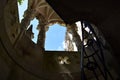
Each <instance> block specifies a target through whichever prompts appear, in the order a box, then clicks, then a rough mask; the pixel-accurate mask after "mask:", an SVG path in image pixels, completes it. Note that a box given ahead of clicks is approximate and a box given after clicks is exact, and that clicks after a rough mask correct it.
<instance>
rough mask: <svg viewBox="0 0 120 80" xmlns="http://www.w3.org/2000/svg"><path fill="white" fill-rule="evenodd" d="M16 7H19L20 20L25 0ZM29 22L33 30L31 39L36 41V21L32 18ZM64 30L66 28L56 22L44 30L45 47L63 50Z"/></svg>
mask: <svg viewBox="0 0 120 80" xmlns="http://www.w3.org/2000/svg"><path fill="white" fill-rule="evenodd" d="M18 5H19V4H18ZM18 8H19V18H20V20H21V19H22V18H23V14H24V11H25V10H26V9H27V0H24V1H23V3H22V5H19V6H18ZM31 24H33V32H34V39H33V41H34V42H36V41H37V35H38V30H36V27H37V25H38V21H37V20H36V19H34V20H33V21H31ZM65 31H66V28H65V27H63V26H60V25H58V24H54V25H52V26H50V28H49V30H48V31H47V32H46V41H45V49H46V50H59V51H63V50H64V49H63V42H64V39H65Z"/></svg>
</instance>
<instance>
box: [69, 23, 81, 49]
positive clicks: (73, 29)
mask: <svg viewBox="0 0 120 80" xmlns="http://www.w3.org/2000/svg"><path fill="white" fill-rule="evenodd" d="M69 32H71V33H72V35H73V41H74V42H75V44H76V46H77V49H78V51H81V39H80V36H79V35H78V33H77V27H76V25H75V24H73V25H70V26H69Z"/></svg>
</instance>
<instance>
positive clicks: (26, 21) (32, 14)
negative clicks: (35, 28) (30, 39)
mask: <svg viewBox="0 0 120 80" xmlns="http://www.w3.org/2000/svg"><path fill="white" fill-rule="evenodd" d="M36 14H37V12H36V11H34V10H32V9H30V10H26V12H25V13H24V18H23V19H22V21H21V23H20V34H19V35H18V37H17V39H16V41H15V43H14V47H16V45H17V42H19V40H20V39H21V37H22V36H23V34H24V33H25V31H26V30H27V28H28V26H29V24H30V21H31V20H32V19H34V18H35V15H36Z"/></svg>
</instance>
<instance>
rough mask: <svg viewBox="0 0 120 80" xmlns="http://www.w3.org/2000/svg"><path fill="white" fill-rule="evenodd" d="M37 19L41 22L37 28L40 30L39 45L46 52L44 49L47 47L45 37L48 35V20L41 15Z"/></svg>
mask: <svg viewBox="0 0 120 80" xmlns="http://www.w3.org/2000/svg"><path fill="white" fill-rule="evenodd" d="M36 18H37V19H38V21H39V24H38V27H37V28H38V30H39V34H38V40H37V45H38V46H39V47H41V48H42V49H43V50H44V47H45V36H46V34H45V32H46V29H45V25H46V20H45V19H44V17H43V16H42V15H40V14H39V15H38V16H36Z"/></svg>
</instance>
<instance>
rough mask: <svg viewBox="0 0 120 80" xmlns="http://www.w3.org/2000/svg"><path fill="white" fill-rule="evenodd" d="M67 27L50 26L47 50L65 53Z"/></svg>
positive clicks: (47, 33)
mask: <svg viewBox="0 0 120 80" xmlns="http://www.w3.org/2000/svg"><path fill="white" fill-rule="evenodd" d="M65 34H66V27H63V26H61V25H59V24H54V25H52V26H49V30H48V31H47V32H46V40H45V50H55V51H64V40H65Z"/></svg>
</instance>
